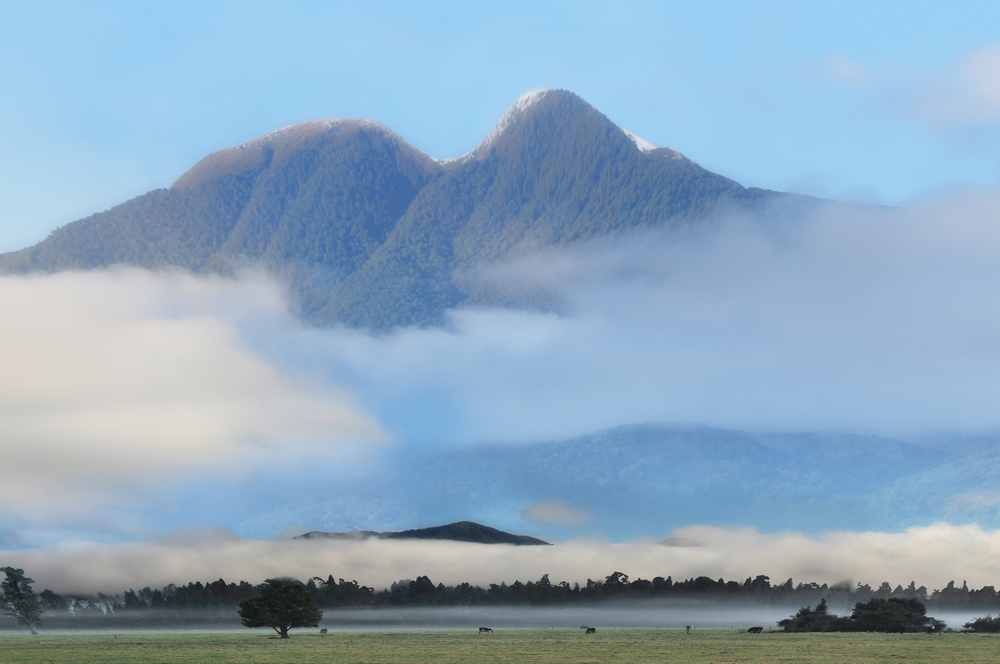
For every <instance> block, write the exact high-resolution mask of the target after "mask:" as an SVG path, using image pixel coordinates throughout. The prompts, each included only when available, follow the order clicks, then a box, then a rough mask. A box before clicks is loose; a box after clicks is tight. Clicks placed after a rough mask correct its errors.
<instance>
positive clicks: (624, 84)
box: [0, 2, 1000, 250]
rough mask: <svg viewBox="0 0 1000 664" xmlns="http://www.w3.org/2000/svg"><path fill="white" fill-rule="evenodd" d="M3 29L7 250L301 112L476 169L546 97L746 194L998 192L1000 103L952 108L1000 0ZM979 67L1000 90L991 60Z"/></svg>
mask: <svg viewBox="0 0 1000 664" xmlns="http://www.w3.org/2000/svg"><path fill="white" fill-rule="evenodd" d="M0 18H2V26H3V27H2V28H0V30H3V39H2V40H0V61H2V62H3V63H4V64H3V66H2V67H0V89H2V90H3V91H4V94H3V98H4V102H3V103H2V104H0V123H2V124H3V126H5V127H6V128H7V131H5V132H3V134H2V137H0V150H2V152H3V154H4V155H5V157H6V158H5V159H4V160H3V161H4V163H3V165H2V166H0V169H2V171H0V200H2V201H3V203H4V204H3V206H2V208H0V250H13V249H17V248H21V247H23V246H26V245H28V244H31V243H34V242H36V241H38V240H39V239H41V238H42V237H44V236H45V235H46V234H47V232H48V231H49V230H51V229H52V228H54V227H57V226H60V225H62V224H65V223H67V222H69V221H72V220H75V219H77V218H81V217H83V216H85V215H87V214H90V213H92V212H95V211H99V210H103V209H106V208H108V207H110V206H112V205H114V204H116V203H119V202H122V201H124V200H126V199H128V198H130V197H133V196H136V195H139V194H142V193H144V192H146V191H148V190H150V189H153V188H157V187H165V186H169V184H170V183H171V182H173V180H174V179H176V178H177V177H178V176H179V175H180V174H181V173H183V172H184V171H185V170H186V169H187V168H189V167H190V166H191V165H193V164H194V163H195V162H196V161H197V160H198V159H200V158H201V157H203V156H204V155H205V154H207V153H208V152H211V151H212V150H215V149H219V148H223V147H228V146H231V145H235V144H238V143H241V142H243V141H246V140H248V139H250V138H253V137H255V136H258V135H261V134H264V133H266V132H268V131H270V130H272V129H275V128H277V127H280V126H284V125H287V124H292V123H296V122H302V121H306V120H312V119H317V118H323V117H366V118H371V119H374V120H377V121H379V122H381V123H383V124H385V125H387V126H389V127H391V128H393V129H395V130H396V131H397V132H399V133H400V134H402V135H403V136H404V137H405V138H406V139H407V140H409V141H410V142H411V143H413V144H414V145H415V146H417V147H418V148H420V149H421V150H424V151H425V152H427V153H429V154H431V155H432V156H435V157H438V158H445V157H451V156H457V155H459V154H462V153H464V152H465V151H466V150H468V149H470V148H471V147H472V146H474V145H475V144H476V143H477V142H478V141H479V140H480V139H481V138H482V137H483V136H484V135H485V134H486V133H487V132H488V131H489V129H490V128H491V126H492V125H493V123H494V122H495V121H496V120H497V118H499V116H500V115H501V114H502V113H503V111H504V110H505V108H506V107H507V106H508V105H509V104H510V103H511V102H512V101H513V100H514V99H516V98H517V97H518V96H520V95H521V94H523V93H524V92H526V91H527V90H530V89H533V88H538V87H561V88H566V89H570V90H572V91H574V92H576V93H577V94H579V95H581V96H582V97H583V98H584V99H586V100H588V101H589V102H590V103H591V104H593V105H594V106H596V107H597V108H598V109H599V110H601V111H602V112H604V113H605V114H606V115H607V116H608V117H610V118H611V119H612V120H613V121H615V122H616V123H617V124H619V125H621V126H624V127H626V128H629V129H631V130H632V131H635V132H636V133H638V134H639V135H640V136H643V137H645V138H646V139H647V140H649V141H651V142H653V143H654V144H657V145H667V146H671V147H675V148H676V149H679V150H680V151H681V152H683V153H685V154H686V155H688V156H689V157H690V158H692V159H694V160H695V161H697V162H699V163H700V164H702V165H704V166H706V167H707V168H709V169H710V170H714V171H717V172H719V173H722V174H724V175H727V176H729V177H732V178H734V179H736V180H737V181H739V182H740V183H742V184H744V185H747V186H760V187H767V188H772V189H778V190H786V191H787V190H791V191H799V192H803V193H811V194H816V195H821V196H827V197H837V198H848V199H855V200H863V201H876V202H882V203H888V204H898V203H901V202H904V201H906V200H910V199H912V198H913V197H919V196H921V195H925V194H927V193H928V192H933V191H936V190H938V189H940V188H943V187H951V186H955V185H975V186H992V185H994V184H995V183H996V182H997V180H998V178H1000V157H998V155H1000V130H998V125H1000V110H998V107H1000V102H997V100H996V98H995V96H994V97H993V98H992V99H989V93H988V91H987V92H986V93H982V92H981V91H980V93H978V95H979V97H980V99H979V101H982V102H983V103H984V104H985V108H983V109H982V112H981V113H978V114H962V113H955V112H949V111H948V109H947V108H943V109H942V108H938V109H936V110H935V109H934V105H935V102H941V101H942V100H947V99H955V98H956V97H961V96H962V95H966V96H969V95H972V96H975V94H974V93H972V92H970V91H969V89H968V88H969V87H970V85H971V84H963V83H962V80H961V79H962V71H963V67H964V66H966V65H968V63H969V61H970V58H971V59H973V60H974V59H975V57H976V54H977V53H982V52H983V50H984V49H989V48H990V47H993V46H995V45H996V44H997V43H998V41H1000V35H998V34H997V33H998V31H997V29H996V26H997V25H1000V8H998V7H997V5H996V3H990V2H980V3H949V4H947V5H945V4H942V3H915V2H882V3H830V4H826V5H819V3H798V2H785V3H782V2H768V3H735V2H733V3H727V2H721V3H720V2H715V3H712V2H697V3H695V2H692V3H656V2H650V3H643V2H632V3H627V2H626V3H614V4H613V5H612V4H611V3H594V2H580V3H572V6H570V5H568V4H566V3H553V2H530V3H505V4H503V5H501V6H498V5H495V4H490V5H486V4H478V3H460V2H455V3H447V2H437V3H386V2H381V3H380V2H371V3H294V2H293V3H281V4H280V5H278V4H268V3H253V2H236V3H224V2H209V3H202V2H198V3H185V2H172V3H142V4H136V3H113V2H108V3H97V4H85V5H84V4H79V3H58V2H55V3H53V2H47V3H45V2H43V3H13V2H5V3H3V4H2V5H0ZM991 66H992V69H991ZM980 69H982V70H983V71H984V72H985V73H983V74H982V76H985V77H986V80H987V84H988V82H989V80H992V81H994V82H995V81H996V76H997V74H996V56H994V57H993V58H992V59H991V58H987V62H986V63H985V64H983V65H982V66H981V67H980ZM991 72H992V73H991ZM990 76H993V77H994V78H992V79H989V77H990ZM966 83H968V82H966ZM963 85H964V87H963ZM994 86H995V84H994ZM994 89H995V87H994ZM984 96H985V100H984V99H982V98H983V97H984ZM991 104H992V106H991Z"/></svg>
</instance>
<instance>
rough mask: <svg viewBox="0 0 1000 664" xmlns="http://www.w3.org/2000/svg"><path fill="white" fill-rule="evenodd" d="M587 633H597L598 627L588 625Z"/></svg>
mask: <svg viewBox="0 0 1000 664" xmlns="http://www.w3.org/2000/svg"><path fill="white" fill-rule="evenodd" d="M587 634H597V628H596V627H588V628H587Z"/></svg>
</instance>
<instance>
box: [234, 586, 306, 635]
mask: <svg viewBox="0 0 1000 664" xmlns="http://www.w3.org/2000/svg"><path fill="white" fill-rule="evenodd" d="M239 614H240V620H241V621H242V622H243V626H244V627H270V628H271V629H273V630H274V631H275V632H277V633H278V635H279V636H280V637H281V638H283V639H287V638H288V630H289V629H292V628H294V627H318V626H319V621H320V620H322V619H323V612H322V611H320V610H319V609H317V608H316V602H315V601H313V598H312V596H311V595H310V594H309V591H308V590H307V589H306V586H305V584H303V583H302V582H301V581H296V580H295V579H268V580H266V581H265V582H264V583H262V584H260V585H259V586H257V597H256V598H255V599H246V600H243V601H242V602H240V608H239Z"/></svg>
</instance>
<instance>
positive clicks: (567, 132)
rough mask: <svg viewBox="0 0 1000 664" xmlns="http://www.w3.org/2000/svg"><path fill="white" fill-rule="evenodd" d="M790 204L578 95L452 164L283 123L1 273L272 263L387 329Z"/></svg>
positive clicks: (359, 136) (321, 307) (341, 124)
mask: <svg viewBox="0 0 1000 664" xmlns="http://www.w3.org/2000/svg"><path fill="white" fill-rule="evenodd" d="M790 198H794V197H791V195H788V194H778V193H776V192H771V191H766V190H761V189H752V188H751V189H747V188H744V187H742V186H740V185H739V184H737V183H736V182H733V181H732V180H729V179H727V178H725V177H722V176H720V175H717V174H715V173H712V172H710V171H708V170H706V169H704V168H702V167H700V166H698V165H697V164H695V163H694V162H692V161H691V160H689V159H687V158H685V157H684V156H683V155H681V154H680V153H678V152H676V151H674V150H671V149H669V148H655V147H654V146H653V145H651V144H650V143H648V142H647V141H644V140H643V139H641V138H639V137H638V136H635V135H634V134H632V133H631V132H628V131H626V130H623V129H621V128H620V127H618V126H616V125H615V124H614V123H612V122H611V121H610V120H608V118H606V117H605V116H604V115H602V114H601V113H600V112H598V111H597V110H596V109H594V108H593V107H592V106H590V105H589V104H587V103H586V102H585V101H584V100H582V99H581V98H580V97H578V96H576V95H575V94H573V93H571V92H567V91H564V90H539V91H535V92H532V93H529V94H527V95H525V96H524V97H522V98H521V99H519V100H518V101H517V102H515V104H514V105H513V106H511V108H510V109H509V110H508V111H507V112H506V113H505V114H504V115H503V117H502V118H501V119H500V121H499V122H498V123H497V125H496V127H495V128H494V129H493V130H492V131H491V132H490V134H489V135H488V136H487V137H486V138H485V139H484V140H483V141H482V142H481V143H480V144H479V145H478V146H476V147H475V148H474V149H473V150H471V151H470V152H469V153H467V154H466V155H464V156H463V157H460V158H457V159H450V160H444V161H438V160H435V159H432V158H431V157H429V156H427V155H425V154H423V153H422V152H420V151H419V150H417V149H416V148H414V147H413V146H411V145H409V144H408V143H407V142H406V141H405V140H403V139H402V138H401V137H400V136H398V135H397V134H395V133H394V132H392V131H391V130H389V129H387V128H386V127H383V126H381V125H379V124H377V123H375V122H371V121H367V120H337V119H332V120H319V121H314V122H307V123H304V124H299V125H294V126H290V127H285V128H283V129H279V130H277V131H274V132H271V133H270V134H267V135H265V136H262V137H260V138H257V139H255V140H253V141H250V142H248V143H244V144H242V145H239V146H237V147H234V148H229V149H226V150H220V151H218V152H214V153H212V154H210V155H208V156H207V157H205V158H204V159H202V160H201V161H200V162H198V163H197V164H195V166H194V167H193V168H191V170H189V171H188V172H187V173H184V174H183V175H182V176H181V177H180V178H178V180H177V181H176V182H174V184H173V185H172V186H171V187H170V188H169V189H158V190H154V191H151V192H149V193H147V194H144V195H142V196H139V197H137V198H134V199H132V200H130V201H127V202H125V203H122V204H121V205H118V206H116V207H114V208H112V209H110V210H107V211H105V212H100V213H98V214H94V215H92V216H90V217H87V218H86V219H81V220H79V221H76V222H73V223H70V224H67V225H66V226H63V227H62V228H59V229H56V230H55V231H53V232H52V233H51V234H50V235H49V237H47V238H46V239H45V240H43V241H42V242H40V243H38V244H37V245H35V246H33V247H29V248H27V249H23V250H21V251H16V252H12V253H8V254H4V255H0V271H4V272H8V273H24V272H30V271H39V270H40V271H58V270H67V269H92V268H100V267H105V266H110V265H115V264H125V265H136V266H141V267H146V268H154V269H155V268H164V267H168V266H177V267H181V268H185V269H188V270H192V271H194V272H196V273H221V274H227V273H232V272H233V271H235V270H238V269H239V268H242V267H246V266H262V267H263V268H265V269H266V270H268V271H270V272H271V273H274V274H276V275H278V276H279V277H281V278H283V279H285V280H286V281H287V283H288V284H289V287H290V290H291V292H292V294H293V296H294V298H293V299H294V301H295V305H296V306H297V307H298V308H299V311H300V313H301V314H302V315H303V316H304V317H305V318H306V319H307V320H309V321H311V322H313V323H315V324H319V325H325V324H332V323H338V322H339V323H346V324H349V325H353V326H360V327H368V328H373V329H385V328H388V327H392V326H394V325H411V324H421V325H422V324H434V323H437V322H439V321H440V319H441V316H442V313H443V311H444V310H446V309H448V308H451V307H456V306H465V305H470V304H501V305H515V306H538V305H545V304H546V303H545V302H543V301H540V300H538V298H537V297H536V296H534V295H530V294H528V295H524V294H521V295H516V294H515V295H513V296H512V295H511V294H509V293H499V292H496V291H495V290H494V289H491V288H489V287H486V286H484V285H483V284H481V283H479V282H477V281H476V280H475V279H462V278H459V277H460V276H461V275H463V274H468V271H469V270H470V269H471V268H474V267H476V266H478V265H482V264H490V263H497V262H504V261H510V260H512V259H516V258H518V257H520V256H524V255H527V254H530V253H532V252H536V251H538V250H541V249H545V248H548V247H556V246H565V245H571V244H574V243H580V242H584V241H586V240H590V239H594V238H599V237H603V236H606V235H609V234H614V233H626V232H629V231H636V230H643V229H675V228H680V227H683V226H684V225H686V224H691V223H697V222H699V221H703V220H705V219H707V218H709V217H710V216H711V215H712V214H713V213H715V212H717V211H719V210H720V209H723V208H735V209H738V210H743V211H759V210H762V209H763V208H764V207H765V206H767V205H768V204H769V203H772V202H774V201H776V200H779V199H783V200H788V199H790ZM800 198H801V197H800Z"/></svg>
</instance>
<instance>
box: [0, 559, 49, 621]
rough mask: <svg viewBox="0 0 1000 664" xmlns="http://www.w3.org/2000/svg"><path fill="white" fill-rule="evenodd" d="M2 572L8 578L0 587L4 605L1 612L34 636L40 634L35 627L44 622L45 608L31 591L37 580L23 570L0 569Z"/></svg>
mask: <svg viewBox="0 0 1000 664" xmlns="http://www.w3.org/2000/svg"><path fill="white" fill-rule="evenodd" d="M0 572H3V573H4V574H6V575H7V578H6V579H4V581H3V582H2V583H0V587H2V588H3V605H2V609H0V612H2V613H3V614H4V615H8V616H13V617H14V618H15V619H16V620H17V624H18V625H25V626H26V627H27V628H28V629H30V630H31V633H32V634H38V630H37V629H35V625H38V624H39V623H40V622H41V621H42V613H44V612H45V607H44V606H42V600H40V599H38V595H36V594H35V591H34V590H32V589H31V584H32V583H34V582H35V580H34V579H29V578H28V577H26V576H25V575H24V570H23V569H15V568H13V567H0Z"/></svg>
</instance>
